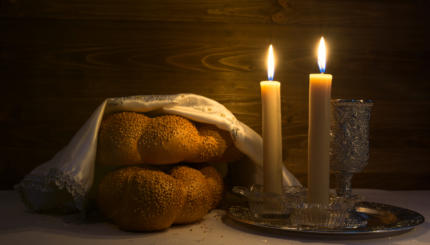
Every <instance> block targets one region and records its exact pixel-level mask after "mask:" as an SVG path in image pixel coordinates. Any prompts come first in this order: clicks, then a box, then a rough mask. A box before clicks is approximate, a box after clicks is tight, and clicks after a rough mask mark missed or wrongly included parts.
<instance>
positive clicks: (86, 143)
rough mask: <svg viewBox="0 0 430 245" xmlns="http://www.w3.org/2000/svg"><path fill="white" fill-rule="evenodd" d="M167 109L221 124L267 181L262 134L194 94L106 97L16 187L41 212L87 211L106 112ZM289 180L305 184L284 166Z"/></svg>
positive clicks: (258, 178) (257, 175)
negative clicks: (66, 140) (60, 146)
mask: <svg viewBox="0 0 430 245" xmlns="http://www.w3.org/2000/svg"><path fill="white" fill-rule="evenodd" d="M154 110H162V111H163V112H164V113H166V114H175V115H180V116H183V117H185V118H188V119H191V120H193V121H197V122H201V123H208V124H213V125H216V126H217V127H218V128H220V129H223V130H226V131H228V132H230V135H231V137H232V139H233V142H234V144H235V146H236V147H237V148H238V149H239V150H240V151H241V152H242V153H244V154H245V155H247V156H248V157H249V158H250V159H251V160H252V161H253V162H254V163H255V164H257V168H256V169H257V173H255V174H254V178H255V182H254V183H261V182H262V163H263V157H262V138H261V136H260V135H258V134H257V133H256V132H255V131H253V130H252V129H251V128H249V127H248V126H247V125H245V124H243V123H242V122H240V121H238V120H237V119H236V117H235V116H234V115H233V114H232V113H231V112H230V111H229V110H228V109H226V108H225V107H224V106H223V105H221V104H220V103H218V102H216V101H214V100H211V99H209V98H206V97H203V96H199V95H195V94H176V95H148V96H131V97H122V98H109V99H106V100H105V101H104V102H103V103H102V104H101V105H100V106H99V107H98V108H97V109H96V110H95V111H94V113H93V114H92V115H91V117H90V118H89V119H88V120H87V121H86V123H85V124H84V125H83V126H82V127H81V128H80V129H79V131H78V132H77V133H76V134H75V135H74V136H73V138H72V140H71V141H70V143H69V144H68V145H67V146H66V147H64V148H63V149H62V150H61V151H59V152H58V153H57V154H56V155H55V156H54V157H53V158H52V159H51V160H50V161H48V162H46V163H44V164H42V165H40V166H39V167H37V168H35V169H34V170H33V171H32V172H31V173H30V174H28V175H27V176H25V177H24V179H23V180H22V181H21V182H20V183H19V184H18V185H17V186H16V189H17V190H18V191H19V192H20V194H21V196H22V198H23V200H24V201H25V203H26V204H27V206H29V207H30V208H31V209H33V210H36V211H42V210H50V209H61V210H67V209H71V210H73V209H78V210H81V211H82V210H84V208H85V197H86V194H87V193H88V191H89V190H90V188H91V186H92V184H93V180H94V169H95V158H96V150H97V136H98V130H99V126H100V123H101V121H102V119H103V115H104V114H105V113H112V112H116V111H134V112H149V111H154ZM283 180H284V185H288V186H291V185H300V183H299V181H298V180H297V179H296V178H295V177H294V176H293V175H292V174H291V173H290V172H289V171H288V170H287V169H286V168H284V169H283Z"/></svg>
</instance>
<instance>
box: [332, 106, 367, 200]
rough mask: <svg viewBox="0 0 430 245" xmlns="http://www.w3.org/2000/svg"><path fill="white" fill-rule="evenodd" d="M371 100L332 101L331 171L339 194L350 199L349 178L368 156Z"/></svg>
mask: <svg viewBox="0 0 430 245" xmlns="http://www.w3.org/2000/svg"><path fill="white" fill-rule="evenodd" d="M372 106H373V102H372V101H371V100H352V99H334V100H332V101H331V111H332V118H331V132H330V170H331V171H332V172H333V173H334V174H335V188H336V193H337V195H338V196H341V197H345V198H351V195H352V194H351V179H352V176H353V175H354V174H355V173H359V172H361V171H362V170H363V169H364V167H366V165H367V161H368V159H369V121H370V113H371V110H372Z"/></svg>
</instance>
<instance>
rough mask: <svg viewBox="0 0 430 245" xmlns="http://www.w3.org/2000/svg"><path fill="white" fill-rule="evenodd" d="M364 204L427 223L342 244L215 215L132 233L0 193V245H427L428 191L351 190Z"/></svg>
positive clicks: (429, 239) (219, 213) (219, 212)
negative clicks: (410, 213) (33, 208)
mask: <svg viewBox="0 0 430 245" xmlns="http://www.w3.org/2000/svg"><path fill="white" fill-rule="evenodd" d="M355 192H356V193H358V194H361V195H363V196H365V198H366V200H368V201H374V202H380V203H386V204H391V205H395V206H399V207H403V208H408V209H411V210H414V211H417V212H419V213H421V214H422V215H423V216H424V217H425V218H426V222H425V223H424V224H421V225H419V226H418V227H416V228H415V229H413V230H411V231H409V232H407V233H403V234H399V235H393V236H389V237H382V238H372V239H366V240H342V239H344V238H342V239H339V238H336V237H329V238H312V237H299V236H291V235H273V234H264V233H262V232H259V231H256V230H252V229H249V228H246V227H243V226H240V225H237V224H236V223H235V222H233V221H231V220H229V219H228V218H224V215H225V211H223V210H213V211H212V212H210V213H209V214H208V215H206V216H205V217H204V219H203V220H202V221H200V222H198V223H195V224H191V225H181V226H173V227H171V228H170V229H168V230H166V231H162V232H153V233H132V232H125V231H121V230H119V229H118V228H117V227H116V226H115V225H113V224H110V223H105V222H91V223H89V222H86V223H82V222H81V221H79V218H78V215H76V214H75V215H66V216H61V215H43V214H36V213H32V212H29V211H28V210H26V208H25V207H24V205H23V204H22V202H21V201H20V199H19V196H18V195H17V193H15V192H14V191H0V200H1V201H0V217H1V218H0V244H2V245H9V244H14V245H15V244H17V245H18V244H26V245H27V244H32V245H37V244H61V245H67V244H79V245H86V244H91V245H96V244H103V245H109V244H247V245H248V244H303V243H306V244H355V243H366V244H408V245H410V244H429V243H430V229H429V228H430V224H429V222H428V220H430V191H383V190H364V189H363V190H355Z"/></svg>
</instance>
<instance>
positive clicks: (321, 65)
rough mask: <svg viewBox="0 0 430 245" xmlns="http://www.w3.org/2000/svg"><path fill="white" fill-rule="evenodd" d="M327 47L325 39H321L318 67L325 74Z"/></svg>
mask: <svg viewBox="0 0 430 245" xmlns="http://www.w3.org/2000/svg"><path fill="white" fill-rule="evenodd" d="M326 53H327V50H326V47H325V42H324V37H321V40H320V44H319V46H318V66H319V68H320V72H321V73H324V72H325V63H326Z"/></svg>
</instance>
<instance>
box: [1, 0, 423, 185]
mask: <svg viewBox="0 0 430 245" xmlns="http://www.w3.org/2000/svg"><path fill="white" fill-rule="evenodd" d="M0 3H1V4H0V37H1V38H0V75H1V76H0V81H1V85H2V88H1V91H2V92H1V97H0V135H1V139H2V140H1V143H0V156H1V157H0V188H2V189H7V188H11V187H12V186H13V184H14V183H17V181H19V179H20V178H22V176H24V175H25V174H26V173H28V172H29V171H30V170H31V169H32V168H34V167H35V166H37V165H39V164H41V163H43V162H44V161H47V160H49V159H50V158H51V157H52V156H53V155H54V154H55V153H56V152H57V151H58V150H59V149H61V148H62V147H63V146H64V145H65V144H66V143H67V142H68V141H69V140H70V138H71V137H72V135H73V134H74V133H75V132H76V131H77V129H78V128H79V127H80V126H81V125H82V124H83V123H84V121H85V120H86V119H87V118H88V116H89V115H90V114H91V112H92V111H93V110H94V109H95V108H96V106H97V105H98V104H100V103H101V102H102V101H103V99H104V98H106V97H115V96H127V95H136V94H169V93H183V92H190V93H197V94H201V95H204V96H208V97H210V98H213V99H215V100H218V101H219V102H221V103H223V104H224V105H225V106H226V107H227V108H229V109H230V110H231V111H232V112H233V113H235V115H236V116H237V117H238V118H239V119H240V120H242V121H243V122H245V123H247V124H248V125H249V126H250V127H252V128H253V129H255V130H256V131H257V132H261V112H260V110H261V109H260V107H261V104H260V92H259V83H258V82H259V81H260V80H263V79H265V76H266V71H265V64H264V57H265V55H266V49H267V46H268V44H269V43H273V44H274V47H275V52H276V54H277V56H278V64H279V66H278V67H277V70H276V74H275V78H276V79H277V80H279V81H282V89H283V90H282V103H283V108H282V109H283V118H282V119H283V132H284V143H285V144H284V145H285V158H286V159H287V167H288V168H289V169H290V170H291V171H292V172H293V173H294V174H296V175H297V176H298V177H299V179H300V180H301V181H302V182H303V183H306V150H307V100H308V95H307V93H308V74H309V73H311V72H317V67H316V60H315V47H316V44H317V42H318V39H319V37H320V36H321V35H324V36H325V37H326V40H327V42H328V44H329V45H330V50H329V52H330V53H329V61H328V64H327V69H328V72H329V73H332V74H333V75H334V80H333V90H332V94H333V98H369V99H373V100H374V101H375V106H374V111H373V114H372V121H371V159H370V162H369V165H368V167H367V168H366V169H365V171H364V172H363V173H362V174H360V175H358V176H356V177H355V179H354V182H353V185H354V187H367V188H386V189H429V188H430V180H429V178H430V152H429V146H430V128H429V126H430V116H429V114H430V94H429V90H430V81H429V79H428V78H427V77H428V74H426V73H427V71H428V70H429V69H428V67H429V65H430V62H429V59H430V48H429V47H430V42H429V41H430V39H429V35H428V34H427V33H428V32H429V29H428V23H429V21H430V17H429V15H428V11H429V9H430V8H429V7H430V4H429V2H428V1H425V0H327V1H318V0H278V1H275V0H273V1H271V0H235V1H229V0H194V1H190V0H122V1H114V0H92V1H86V0H0Z"/></svg>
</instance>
